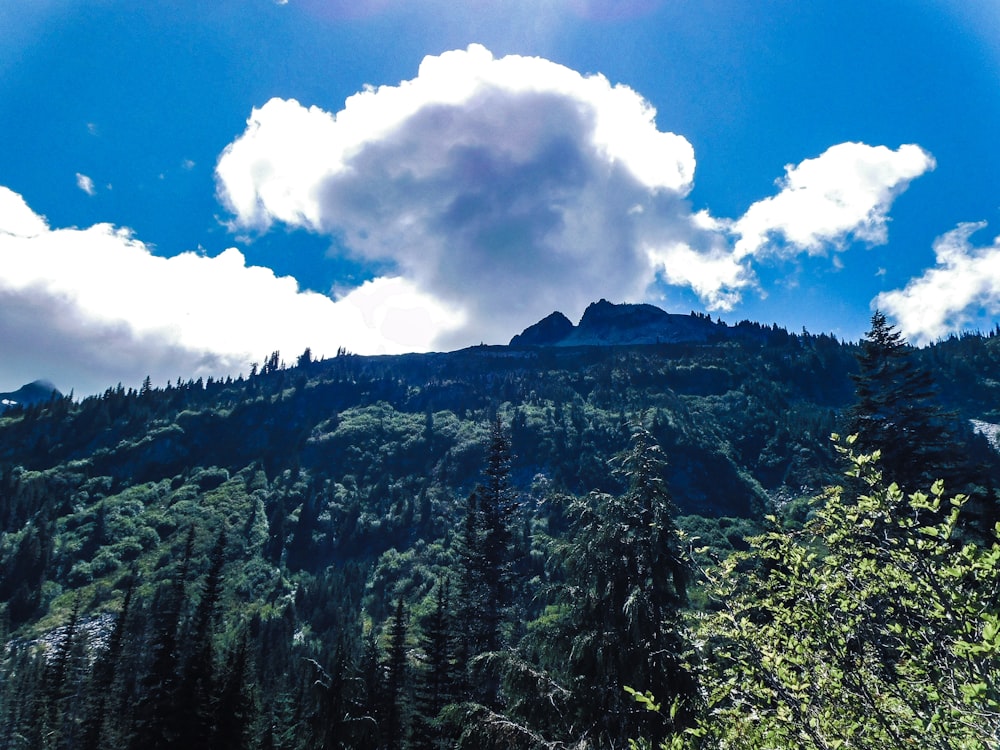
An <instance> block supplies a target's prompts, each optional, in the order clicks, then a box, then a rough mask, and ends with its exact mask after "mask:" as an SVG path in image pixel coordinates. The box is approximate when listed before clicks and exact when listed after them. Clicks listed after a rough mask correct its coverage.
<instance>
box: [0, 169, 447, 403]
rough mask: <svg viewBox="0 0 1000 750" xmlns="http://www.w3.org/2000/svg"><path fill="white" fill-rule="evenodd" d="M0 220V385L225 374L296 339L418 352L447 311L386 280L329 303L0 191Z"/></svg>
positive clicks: (277, 280)
mask: <svg viewBox="0 0 1000 750" xmlns="http://www.w3.org/2000/svg"><path fill="white" fill-rule="evenodd" d="M7 209H11V210H7ZM0 217H2V218H0V222H2V223H0V340H2V341H4V342H5V345H4V357H3V360H2V361H0V374H2V375H3V379H4V381H6V382H13V383H19V382H28V381H29V380H34V379H36V378H39V377H47V378H49V379H51V380H53V381H54V382H55V383H56V384H57V385H59V386H60V387H61V388H64V389H68V388H71V387H74V388H76V391H77V394H78V395H80V394H84V393H92V392H97V391H100V390H103V388H105V387H107V386H109V385H113V384H115V383H117V382H119V381H122V382H124V383H128V384H135V385H137V384H138V383H140V382H141V381H142V379H143V378H144V377H145V375H146V374H149V375H151V376H152V377H153V380H154V382H158V383H164V382H166V380H167V379H173V378H174V377H177V376H183V377H185V378H187V377H199V376H205V377H207V376H209V375H213V376H224V375H236V374H238V373H239V372H247V371H248V366H249V363H250V362H251V361H254V360H260V359H261V358H262V357H263V356H265V355H267V353H268V352H270V351H274V350H280V351H281V352H283V353H284V354H285V355H286V357H287V358H289V359H291V358H293V357H294V356H295V355H297V354H298V353H300V352H301V351H303V350H304V349H305V348H306V347H311V349H312V351H313V353H314V354H316V355H317V356H320V355H332V354H334V353H335V352H336V350H337V349H338V348H339V347H341V346H344V347H346V348H347V349H349V350H351V351H355V352H358V353H399V352H405V351H414V350H419V349H426V348H428V347H429V344H430V336H429V334H428V331H429V330H434V331H440V330H446V329H447V328H448V327H449V326H452V325H455V324H457V322H458V319H457V318H456V317H455V313H452V312H449V311H448V310H447V309H445V308H444V307H443V306H442V305H441V304H440V303H436V302H434V301H433V300H430V299H427V298H425V297H424V296H422V295H421V294H420V293H419V291H417V290H415V289H413V288H412V285H410V284H409V283H408V282H406V281H403V280H399V279H376V280H373V281H371V282H368V283H367V284H365V285H363V286H362V287H360V288H359V289H357V290H355V291H353V292H352V293H351V294H348V295H347V296H346V297H344V298H343V299H341V300H339V301H336V302H335V301H334V300H332V299H330V298H329V297H326V296H324V295H321V294H315V293H312V292H302V291H300V290H299V288H298V284H297V283H296V281H295V280H294V279H292V278H290V277H277V276H275V275H274V273H273V272H272V271H271V270H270V269H267V268H262V267H258V266H247V265H246V262H245V259H244V257H243V255H242V254H241V253H240V252H239V251H238V250H236V249H234V248H231V249H229V250H226V251H224V252H223V253H221V254H220V255H218V256H216V257H212V258H210V257H205V256H204V255H200V254H197V253H193V252H188V253H182V254H180V255H177V256H174V257H171V258H164V257H159V256H155V255H153V254H152V253H150V251H149V249H148V248H147V247H146V246H145V245H144V244H143V243H142V242H140V241H138V240H136V239H135V238H133V237H132V236H131V235H130V233H129V232H128V231H127V230H121V229H115V228H114V227H112V226H110V225H108V224H98V225H95V226H92V227H90V228H88V229H55V230H52V229H49V228H48V227H47V226H46V224H45V222H44V220H43V219H42V218H41V217H39V216H37V215H35V214H34V213H33V212H31V210H30V209H29V208H28V207H27V205H26V204H25V203H24V201H23V199H21V197H20V196H18V195H17V194H16V193H13V192H12V191H10V190H8V189H6V188H0ZM417 307H419V308H420V309H421V311H422V312H421V313H419V314H415V313H413V312H412V309H413V308H417ZM421 316H424V317H421Z"/></svg>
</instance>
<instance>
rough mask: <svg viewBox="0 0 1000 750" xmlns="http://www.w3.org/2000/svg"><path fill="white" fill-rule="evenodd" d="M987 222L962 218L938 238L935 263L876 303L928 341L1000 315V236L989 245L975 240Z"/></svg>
mask: <svg viewBox="0 0 1000 750" xmlns="http://www.w3.org/2000/svg"><path fill="white" fill-rule="evenodd" d="M985 227H986V223H985V222H975V223H965V224H960V225H959V226H958V227H956V228H955V229H953V230H951V231H950V232H948V233H946V234H944V235H942V236H941V237H938V238H937V240H936V241H935V242H934V255H935V260H936V262H935V265H934V267H933V268H930V269H928V270H926V271H925V272H924V273H923V274H922V275H921V276H919V277H918V278H915V279H912V280H911V281H910V282H909V283H908V284H907V285H906V286H905V287H903V288H902V289H895V290H893V291H889V292H883V293H882V294H880V295H878V297H876V298H875V300H874V304H875V306H877V307H878V308H879V309H881V310H882V311H883V312H885V313H886V314H887V315H890V316H891V317H892V318H893V319H894V320H895V321H896V322H897V323H898V324H899V329H900V332H901V333H903V334H904V335H905V336H906V337H907V338H909V339H910V340H911V341H912V342H913V343H916V344H926V343H929V342H931V341H934V340H936V339H939V338H941V337H943V336H947V335H949V334H951V333H956V332H958V331H961V330H963V329H965V328H967V327H969V326H970V325H972V324H975V323H980V324H982V325H983V327H985V328H989V327H991V326H992V322H993V321H994V320H995V319H996V317H997V316H998V315H1000V237H996V238H994V240H993V243H992V244H990V245H986V246H984V247H975V246H973V244H972V243H971V242H970V238H971V237H972V235H973V234H974V233H976V232H978V231H980V230H981V229H984V228H985Z"/></svg>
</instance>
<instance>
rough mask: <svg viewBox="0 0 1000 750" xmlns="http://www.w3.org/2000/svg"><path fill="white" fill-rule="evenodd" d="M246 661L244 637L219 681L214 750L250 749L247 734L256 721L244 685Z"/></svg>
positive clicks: (228, 660) (252, 705)
mask: <svg viewBox="0 0 1000 750" xmlns="http://www.w3.org/2000/svg"><path fill="white" fill-rule="evenodd" d="M249 661H250V653H249V645H248V643H247V636H246V634H245V633H244V634H243V635H241V636H240V638H239V641H238V642H237V644H236V647H235V648H234V649H232V650H231V651H230V653H229V655H228V658H227V659H226V667H225V671H224V673H223V675H222V677H221V679H220V680H219V683H220V687H219V691H218V696H217V704H216V707H215V709H216V710H215V719H216V720H215V725H214V727H213V740H212V745H211V746H212V748H213V750H247V748H249V747H251V744H250V730H251V727H252V726H253V722H254V718H255V712H254V707H255V704H254V697H253V693H252V689H251V687H250V685H248V684H247V671H248V669H249Z"/></svg>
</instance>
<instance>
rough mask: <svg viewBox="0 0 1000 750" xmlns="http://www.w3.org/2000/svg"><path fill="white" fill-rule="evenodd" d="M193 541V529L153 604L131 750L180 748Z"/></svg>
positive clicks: (189, 531) (190, 529) (190, 530)
mask: <svg viewBox="0 0 1000 750" xmlns="http://www.w3.org/2000/svg"><path fill="white" fill-rule="evenodd" d="M194 539H195V529H194V526H191V527H189V529H188V534H187V538H186V540H185V543H184V553H183V557H182V558H181V561H180V564H179V565H178V568H177V571H176V573H175V576H174V579H173V580H172V581H168V582H166V583H164V584H161V585H160V587H159V588H158V590H157V593H156V598H155V600H154V602H153V607H152V616H151V629H152V632H151V633H150V645H149V648H150V652H151V653H150V664H149V667H148V669H147V671H146V673H145V674H144V675H143V677H142V680H141V681H140V691H139V696H138V700H137V703H136V707H135V728H134V731H133V733H132V741H131V744H130V747H131V748H132V750H170V748H174V747H176V746H177V743H176V741H177V738H178V736H179V727H180V726H181V724H182V723H183V717H182V716H181V694H180V686H181V675H180V669H181V660H180V653H179V643H178V637H179V630H180V624H181V617H182V615H183V612H184V606H185V604H186V601H187V599H186V597H185V593H184V589H185V584H186V582H187V577H188V570H189V569H190V565H191V556H192V553H193V551H194Z"/></svg>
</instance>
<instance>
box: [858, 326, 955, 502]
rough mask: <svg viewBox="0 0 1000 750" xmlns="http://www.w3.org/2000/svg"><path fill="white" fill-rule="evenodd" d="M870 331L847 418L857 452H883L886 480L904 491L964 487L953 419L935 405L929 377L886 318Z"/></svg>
mask: <svg viewBox="0 0 1000 750" xmlns="http://www.w3.org/2000/svg"><path fill="white" fill-rule="evenodd" d="M871 326H872V327H871V330H870V331H868V333H867V334H866V335H865V338H864V339H863V340H862V342H861V350H860V352H859V353H858V355H857V360H858V372H857V373H856V374H854V375H852V378H853V380H854V384H855V393H856V402H855V404H854V406H853V407H852V408H851V410H850V411H849V413H848V432H849V433H850V434H854V435H857V447H858V450H859V451H861V452H863V453H871V452H874V451H876V450H878V451H879V452H880V453H881V465H882V468H883V470H884V471H885V474H886V476H891V477H893V479H894V480H895V481H896V482H897V483H898V484H899V486H900V487H902V488H903V489H904V490H914V489H917V488H919V487H922V486H929V485H930V484H931V483H932V482H934V481H935V480H937V479H944V480H946V484H947V486H949V487H955V486H956V485H960V484H962V483H963V482H962V481H961V479H960V478H959V471H960V467H961V461H960V459H959V456H958V454H957V451H956V449H955V441H954V437H953V435H952V434H951V430H950V425H949V415H947V414H946V413H945V412H944V411H943V410H942V409H941V408H940V407H939V406H938V405H937V403H936V401H935V397H934V396H935V394H934V386H933V381H932V378H931V374H930V372H929V371H927V370H925V369H923V368H921V367H920V366H919V365H918V363H917V362H916V360H915V359H914V357H913V350H912V348H911V347H910V346H909V345H908V344H907V343H906V340H905V339H904V338H903V336H902V335H901V334H900V332H899V331H898V330H896V327H895V326H893V325H890V324H889V322H888V321H887V320H886V316H885V314H884V313H882V312H881V311H878V310H876V311H875V313H874V314H873V315H872V321H871Z"/></svg>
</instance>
